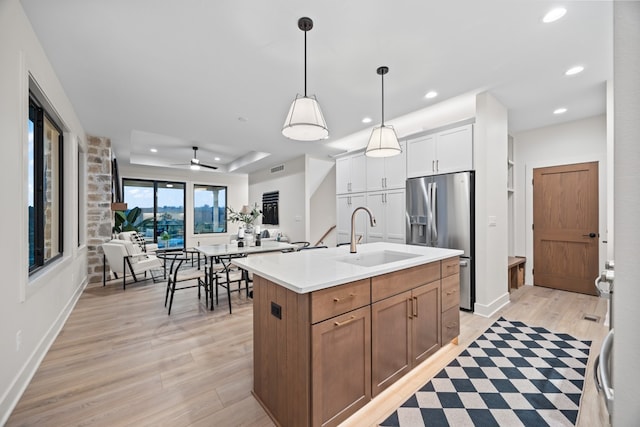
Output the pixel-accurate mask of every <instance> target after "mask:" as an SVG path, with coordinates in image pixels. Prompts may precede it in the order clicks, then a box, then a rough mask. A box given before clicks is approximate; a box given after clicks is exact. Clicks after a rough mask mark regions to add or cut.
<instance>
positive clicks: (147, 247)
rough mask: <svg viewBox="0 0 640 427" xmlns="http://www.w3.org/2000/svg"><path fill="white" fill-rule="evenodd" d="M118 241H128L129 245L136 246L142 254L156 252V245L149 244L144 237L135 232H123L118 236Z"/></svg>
mask: <svg viewBox="0 0 640 427" xmlns="http://www.w3.org/2000/svg"><path fill="white" fill-rule="evenodd" d="M118 239H119V240H128V241H130V242H131V243H133V244H135V245H138V246H139V247H140V248H141V249H142V251H143V252H146V253H152V252H155V251H157V250H158V244H157V243H149V242H147V241H146V239H145V238H144V236H143V235H142V234H141V233H139V232H137V231H123V232H121V233H119V234H118Z"/></svg>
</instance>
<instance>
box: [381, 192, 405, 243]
mask: <svg viewBox="0 0 640 427" xmlns="http://www.w3.org/2000/svg"><path fill="white" fill-rule="evenodd" d="M406 211H407V208H406V205H405V190H404V189H398V190H390V191H387V193H386V194H385V232H386V236H385V241H387V242H391V243H402V244H404V243H406V239H405V230H406Z"/></svg>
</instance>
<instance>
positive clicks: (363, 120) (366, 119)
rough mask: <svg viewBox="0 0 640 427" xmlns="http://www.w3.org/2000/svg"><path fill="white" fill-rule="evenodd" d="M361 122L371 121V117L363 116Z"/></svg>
mask: <svg viewBox="0 0 640 427" xmlns="http://www.w3.org/2000/svg"><path fill="white" fill-rule="evenodd" d="M362 123H371V117H365V118H364V119H362Z"/></svg>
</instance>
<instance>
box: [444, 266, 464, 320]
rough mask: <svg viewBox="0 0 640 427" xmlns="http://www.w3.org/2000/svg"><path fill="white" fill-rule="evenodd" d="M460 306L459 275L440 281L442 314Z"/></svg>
mask: <svg viewBox="0 0 640 427" xmlns="http://www.w3.org/2000/svg"><path fill="white" fill-rule="evenodd" d="M459 304H460V275H459V274H456V275H454V276H449V277H444V278H443V279H442V312H445V311H447V310H448V309H450V308H451V307H453V306H457V305H459Z"/></svg>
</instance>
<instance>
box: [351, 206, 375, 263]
mask: <svg viewBox="0 0 640 427" xmlns="http://www.w3.org/2000/svg"><path fill="white" fill-rule="evenodd" d="M360 209H362V210H364V211H366V212H367V213H368V214H369V222H371V226H372V227H375V226H376V218H375V217H374V216H373V212H371V210H370V209H369V208H367V207H364V206H359V207H357V208H355V209H354V210H353V213H352V214H351V244H350V250H349V252H351V253H352V254H355V253H356V252H357V251H356V212H358V211H359V210H360Z"/></svg>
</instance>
